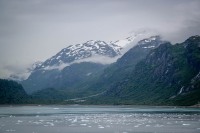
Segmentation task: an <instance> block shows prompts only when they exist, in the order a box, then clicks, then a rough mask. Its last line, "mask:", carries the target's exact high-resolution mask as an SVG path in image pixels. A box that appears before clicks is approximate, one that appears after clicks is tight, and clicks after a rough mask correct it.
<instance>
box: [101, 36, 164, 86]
mask: <svg viewBox="0 0 200 133" xmlns="http://www.w3.org/2000/svg"><path fill="white" fill-rule="evenodd" d="M165 42H166V41H163V40H162V39H161V38H160V37H159V36H152V37H150V38H146V39H143V40H141V41H139V42H138V43H137V44H136V45H135V46H134V47H133V48H131V49H130V50H128V51H127V52H126V53H125V54H124V55H123V56H122V57H121V58H119V59H118V60H117V62H116V63H114V64H112V65H110V66H109V67H108V68H106V69H105V70H104V73H103V74H102V75H101V77H100V80H99V81H98V82H97V84H99V86H102V87H103V86H106V88H109V87H108V86H110V85H112V84H114V83H116V82H118V81H121V80H123V79H124V78H128V77H129V75H130V73H131V72H132V71H133V70H134V68H135V65H136V64H137V63H138V62H139V61H141V60H142V59H144V58H145V57H146V56H147V54H148V53H149V52H150V51H151V50H153V49H155V48H157V47H158V46H159V45H160V44H163V43H165Z"/></svg>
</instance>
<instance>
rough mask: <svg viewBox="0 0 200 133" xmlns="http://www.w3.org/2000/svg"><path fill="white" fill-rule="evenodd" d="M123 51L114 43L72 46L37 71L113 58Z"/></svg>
mask: <svg viewBox="0 0 200 133" xmlns="http://www.w3.org/2000/svg"><path fill="white" fill-rule="evenodd" d="M121 49H122V47H120V46H118V45H115V44H113V43H106V42H104V41H94V40H90V41H87V42H85V43H82V44H76V45H70V46H68V47H66V48H64V49H62V50H61V51H60V52H58V53H57V54H56V55H54V56H52V57H51V58H49V59H47V60H46V61H45V62H44V63H42V64H41V65H39V66H37V67H36V69H35V70H37V69H48V68H50V67H53V66H54V67H55V66H59V65H63V64H69V63H72V62H74V61H77V60H81V59H85V58H89V57H92V56H105V57H110V58H112V57H116V56H118V55H121V52H120V50H121Z"/></svg>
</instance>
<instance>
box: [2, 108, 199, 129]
mask: <svg viewBox="0 0 200 133" xmlns="http://www.w3.org/2000/svg"><path fill="white" fill-rule="evenodd" d="M0 132H1V133H7V132H13V133H151V132H152V133H155V132H159V133H168V132H173V133H199V132H200V109H199V108H176V107H150V106H149V107H146V106H79V105H77V106H4V107H0Z"/></svg>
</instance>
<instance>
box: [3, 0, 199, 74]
mask: <svg viewBox="0 0 200 133" xmlns="http://www.w3.org/2000/svg"><path fill="white" fill-rule="evenodd" d="M141 29H142V30H143V29H150V30H154V31H156V32H157V33H159V34H161V35H162V36H163V38H164V39H166V40H170V41H172V42H173V43H176V42H182V41H184V40H185V39H186V38H187V37H189V36H191V35H195V34H200V1H199V0H167V1H166V0H151V1H147V0H84V1H83V0H9V1H8V0H0V77H7V76H8V75H9V74H10V73H12V72H13V71H17V72H18V71H19V70H18V69H16V70H13V69H12V71H11V70H10V69H9V70H8V68H7V67H6V66H13V67H16V68H20V69H21V68H25V67H24V66H28V65H29V64H30V63H32V62H35V61H38V60H41V61H44V60H45V59H47V58H49V57H51V56H52V55H54V54H55V53H57V52H58V51H60V50H61V49H62V48H64V47H66V46H68V45H70V44H76V43H82V42H85V41H87V40H91V39H94V40H105V41H115V40H118V39H120V38H124V37H126V36H128V34H129V33H130V32H133V31H138V30H141ZM6 68H7V69H6ZM20 71H21V70H20Z"/></svg>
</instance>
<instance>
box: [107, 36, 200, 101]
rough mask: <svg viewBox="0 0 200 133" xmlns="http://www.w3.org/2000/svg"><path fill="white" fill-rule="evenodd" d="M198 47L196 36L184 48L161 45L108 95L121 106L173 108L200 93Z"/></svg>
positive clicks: (199, 54)
mask: <svg viewBox="0 0 200 133" xmlns="http://www.w3.org/2000/svg"><path fill="white" fill-rule="evenodd" d="M199 44H200V37H199V36H193V37H190V38H189V39H187V40H186V41H185V42H183V43H181V44H176V45H171V44H170V43H165V44H162V45H160V46H159V47H158V48H157V49H154V50H152V51H151V52H150V53H149V54H148V55H147V57H146V58H145V59H143V60H142V61H140V62H139V63H138V64H137V65H136V66H135V69H134V70H133V72H132V73H131V75H130V77H129V78H126V79H124V80H122V81H121V82H118V83H116V84H114V85H113V86H112V87H111V89H109V91H108V92H107V95H108V96H109V97H112V98H114V99H118V102H119V103H120V101H121V102H122V103H123V102H124V103H131V104H166V103H165V102H167V103H171V104H172V103H173V102H174V99H176V97H179V96H181V95H187V94H190V92H192V91H197V90H199V89H200V88H199V82H200V81H199V71H200V67H199V65H200V62H199V61H200V47H199ZM190 99H191V97H190ZM197 100H198V98H197V99H196V100H193V103H192V102H191V103H190V104H195V103H194V102H197ZM177 104H178V103H177ZM185 104H186V103H185Z"/></svg>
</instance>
